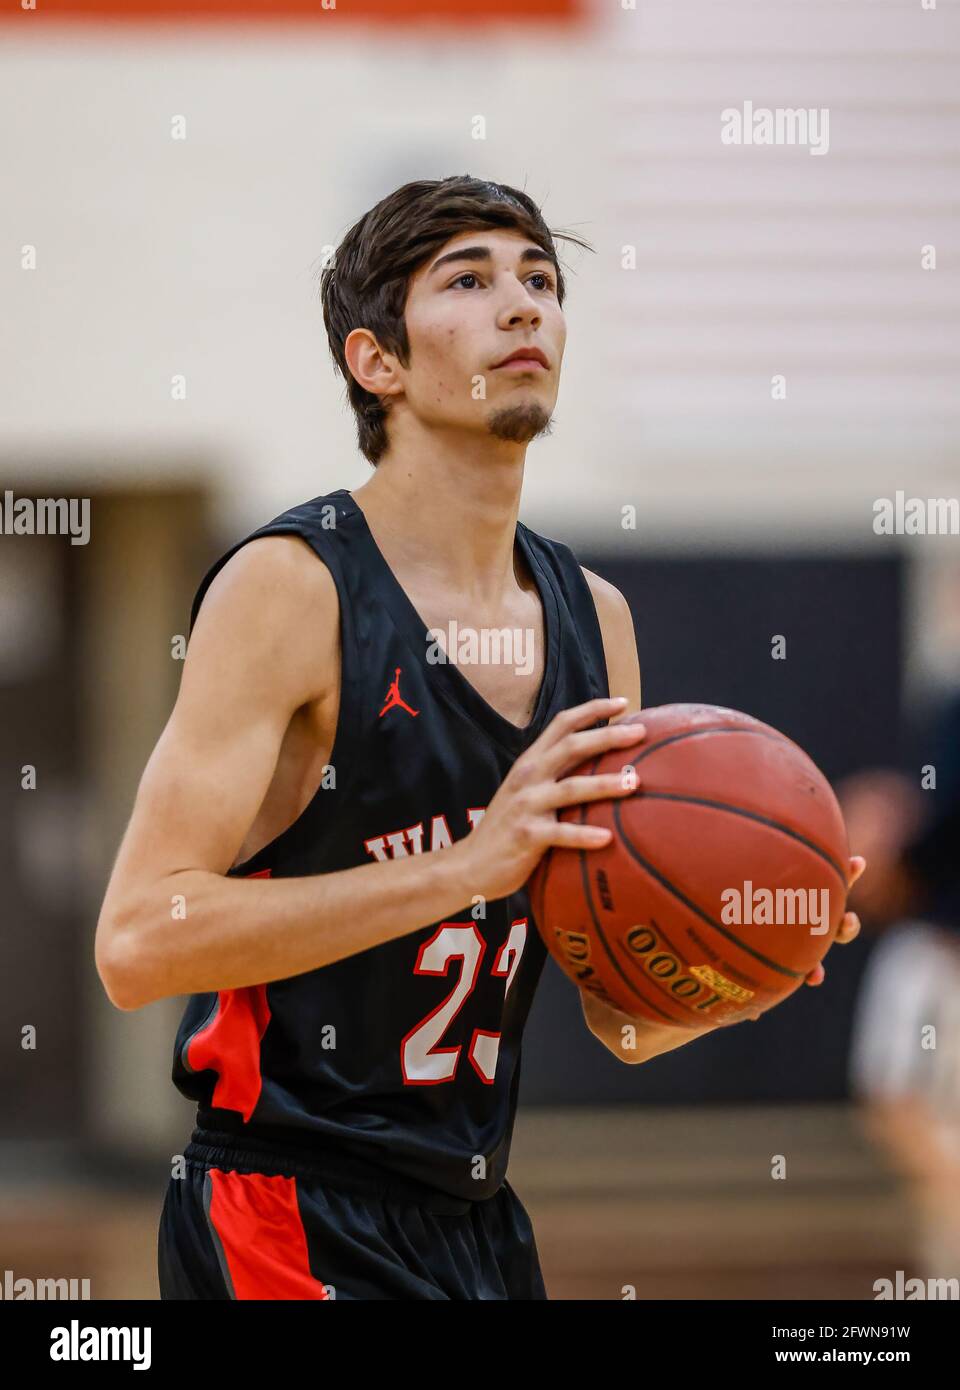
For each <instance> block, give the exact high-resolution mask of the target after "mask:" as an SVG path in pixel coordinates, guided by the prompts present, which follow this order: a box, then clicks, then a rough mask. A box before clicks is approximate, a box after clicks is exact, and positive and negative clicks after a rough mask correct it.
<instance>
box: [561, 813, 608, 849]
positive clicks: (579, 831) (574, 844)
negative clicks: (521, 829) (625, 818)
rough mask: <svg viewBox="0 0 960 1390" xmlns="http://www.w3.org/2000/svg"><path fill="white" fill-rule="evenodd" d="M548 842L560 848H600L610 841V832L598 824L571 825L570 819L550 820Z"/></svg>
mask: <svg viewBox="0 0 960 1390" xmlns="http://www.w3.org/2000/svg"><path fill="white" fill-rule="evenodd" d="M548 836H549V839H548V843H549V844H551V845H556V846H557V847H558V848H561V849H602V848H603V846H604V845H607V844H609V843H610V840H611V838H612V835H611V832H610V831H609V830H605V829H604V828H603V826H599V825H573V824H572V823H571V822H570V821H564V820H558V821H552V822H551V824H550V829H549V831H548Z"/></svg>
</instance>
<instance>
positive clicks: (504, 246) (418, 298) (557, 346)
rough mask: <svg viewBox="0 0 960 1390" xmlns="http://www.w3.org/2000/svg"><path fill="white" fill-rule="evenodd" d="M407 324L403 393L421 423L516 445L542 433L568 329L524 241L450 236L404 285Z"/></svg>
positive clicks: (537, 251) (509, 236)
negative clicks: (476, 431) (481, 432)
mask: <svg viewBox="0 0 960 1390" xmlns="http://www.w3.org/2000/svg"><path fill="white" fill-rule="evenodd" d="M406 325H407V336H408V338H409V341H410V361H409V365H408V367H407V368H405V369H401V376H402V381H403V394H404V397H405V398H406V401H407V403H408V405H409V407H410V408H411V409H412V410H413V411H414V413H415V414H416V415H417V416H418V417H419V418H420V419H421V420H422V421H424V422H425V423H429V424H432V425H437V426H440V427H441V428H442V427H444V426H448V427H454V428H467V429H482V430H484V431H486V432H488V433H491V434H494V435H496V436H497V437H498V438H502V439H510V440H513V441H515V442H517V443H526V442H527V441H528V440H530V439H532V438H534V436H535V435H537V434H540V433H541V432H542V431H543V430H544V429H546V427H547V426H548V425H549V423H550V416H551V414H552V413H553V408H554V406H555V405H556V401H557V392H558V390H559V386H560V363H561V360H562V358H563V348H564V343H565V341H566V322H565V320H564V316H563V310H562V309H561V308H560V304H559V301H558V299H557V276H556V271H555V269H554V267H553V263H552V261H551V260H550V259H549V257H548V256H546V255H545V253H544V252H543V251H542V250H541V248H540V247H539V246H536V245H535V244H534V243H533V242H531V241H529V240H528V238H527V237H525V236H523V235H521V234H520V233H518V232H511V231H499V230H490V229H484V230H480V231H474V232H462V233H460V234H458V235H457V236H455V237H452V238H451V239H450V240H449V241H448V242H447V243H446V244H445V245H444V246H442V247H441V248H440V250H439V251H437V252H436V253H435V254H434V255H433V256H431V258H430V260H429V261H428V262H427V263H426V264H425V265H424V266H421V268H420V269H419V270H418V271H417V272H416V273H415V275H414V276H413V277H412V278H411V282H410V288H409V291H408V294H407V304H406ZM524 352H526V355H523V354H524ZM517 354H519V356H518V355H517ZM510 358H513V360H512V361H510V360H507V359H510Z"/></svg>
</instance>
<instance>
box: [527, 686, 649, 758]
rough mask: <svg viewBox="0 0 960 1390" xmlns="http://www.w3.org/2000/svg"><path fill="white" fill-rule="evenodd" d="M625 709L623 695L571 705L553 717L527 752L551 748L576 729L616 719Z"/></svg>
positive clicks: (624, 697)
mask: <svg viewBox="0 0 960 1390" xmlns="http://www.w3.org/2000/svg"><path fill="white" fill-rule="evenodd" d="M626 707H627V699H626V696H625V695H612V696H610V698H609V699H608V698H607V697H606V696H604V697H603V698H602V699H599V700H586V701H585V702H584V703H583V704H582V705H571V707H570V708H569V709H562V710H561V711H560V713H559V714H555V715H554V716H553V718H552V719H551V720H550V723H549V724H548V725H547V727H546V728H545V729H544V731H543V733H542V734H541V735H540V737H539V738H538V739H535V740H534V742H533V743H532V744H531V745H530V749H528V752H529V751H531V750H532V749H534V748H536V749H539V750H543V749H546V748H552V747H553V745H554V744H555V743H558V742H559V741H560V740H561V739H563V738H566V737H567V735H568V734H572V733H573V732H574V731H575V730H577V729H586V728H588V727H589V726H590V725H591V724H595V723H596V722H597V720H598V719H616V717H617V716H618V715H620V714H623V712H624V710H625V709H626Z"/></svg>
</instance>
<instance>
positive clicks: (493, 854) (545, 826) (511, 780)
mask: <svg viewBox="0 0 960 1390" xmlns="http://www.w3.org/2000/svg"><path fill="white" fill-rule="evenodd" d="M626 704H627V701H626V699H625V698H624V697H617V698H613V699H602V700H588V701H587V703H586V704H583V705H575V706H574V707H573V708H572V709H567V710H562V711H561V712H560V713H559V714H558V715H556V716H555V717H554V718H553V719H552V720H551V721H550V723H549V724H548V725H547V727H546V728H545V729H544V731H543V733H542V734H541V735H540V737H539V738H538V739H537V740H536V741H535V742H534V743H532V744H531V745H530V747H529V748H528V749H527V750H526V752H524V753H522V754H521V755H520V757H519V758H518V759H517V761H516V762H515V763H514V764H513V767H512V768H511V769H510V771H509V772H508V773H507V775H506V777H505V778H504V780H503V782H502V783H501V784H500V786H499V787H498V789H497V792H496V795H495V796H494V797H493V799H492V801H491V802H490V805H489V806H488V807H487V809H486V812H485V814H484V816H483V818H482V820H481V821H480V822H479V823H478V824H477V826H476V827H475V828H474V829H473V830H472V831H471V832H470V834H469V835H468V836H467V838H466V839H465V840H462V841H460V844H459V845H458V846H457V848H458V849H459V850H461V851H462V856H463V862H464V864H465V866H466V869H465V871H466V873H467V875H468V877H469V886H470V893H471V896H472V895H474V894H479V895H480V896H482V897H483V898H486V899H487V900H493V899H496V898H505V897H506V896H507V894H508V893H515V892H516V891H517V890H518V889H519V888H522V887H523V885H524V884H525V883H526V881H527V879H528V878H529V877H530V875H531V874H532V873H533V870H534V869H535V868H536V866H537V864H538V862H539V861H540V858H541V857H542V855H543V854H544V853H545V852H546V850H548V849H549V848H550V847H551V846H552V845H557V846H560V847H563V848H566V849H601V848H602V847H603V846H604V845H606V844H608V843H609V841H610V838H611V832H610V831H609V830H605V829H603V828H602V827H599V826H591V825H576V824H572V823H571V822H568V821H561V820H558V819H557V816H556V812H557V810H558V808H560V807H561V806H577V805H579V804H580V803H581V802H584V801H604V800H607V799H609V798H611V797H622V796H627V795H629V794H630V793H631V792H632V791H635V790H636V787H637V781H636V779H635V777H634V778H633V779H631V778H629V777H625V776H624V775H623V773H622V771H620V770H618V771H617V772H611V773H604V774H598V773H595V774H588V775H581V776H576V777H568V776H566V775H565V774H566V773H568V772H569V771H570V769H571V768H574V767H576V766H577V765H578V764H580V763H582V762H584V761H585V760H586V759H587V758H595V757H598V756H599V755H600V754H602V753H607V752H609V751H610V750H611V749H621V748H622V749H623V750H624V752H626V750H627V749H628V748H632V747H633V745H634V744H637V743H639V742H640V741H641V740H642V739H643V738H644V737H645V736H646V730H645V729H644V727H643V724H642V723H637V722H634V721H633V720H630V721H626V722H623V723H619V724H607V725H605V726H603V727H602V728H599V729H592V728H590V725H591V724H595V723H596V722H597V720H598V719H615V718H616V717H617V716H618V715H621V714H623V712H624V708H625V706H626ZM629 763H630V759H629V758H628V757H626V756H625V758H624V765H625V766H627V765H629ZM444 852H445V853H446V852H447V851H444Z"/></svg>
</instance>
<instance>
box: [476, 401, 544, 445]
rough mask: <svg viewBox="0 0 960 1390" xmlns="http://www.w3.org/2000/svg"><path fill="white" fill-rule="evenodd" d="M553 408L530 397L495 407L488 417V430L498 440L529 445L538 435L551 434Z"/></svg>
mask: <svg viewBox="0 0 960 1390" xmlns="http://www.w3.org/2000/svg"><path fill="white" fill-rule="evenodd" d="M551 409H552V403H551V408H548V405H547V403H546V402H544V401H542V400H540V399H538V398H536V397H530V396H528V397H527V398H526V399H522V400H516V401H512V402H509V403H506V402H505V403H503V404H501V405H496V406H494V407H493V408H492V409H491V411H490V413H489V414H488V416H487V429H488V430H489V432H490V433H491V434H492V435H493V436H494V438H496V439H505V440H509V441H510V442H511V443H514V444H529V442H530V440H531V439H536V438H537V436H538V435H541V434H549V433H550V430H551V428H552V418H551Z"/></svg>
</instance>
